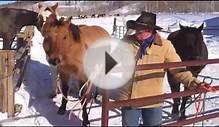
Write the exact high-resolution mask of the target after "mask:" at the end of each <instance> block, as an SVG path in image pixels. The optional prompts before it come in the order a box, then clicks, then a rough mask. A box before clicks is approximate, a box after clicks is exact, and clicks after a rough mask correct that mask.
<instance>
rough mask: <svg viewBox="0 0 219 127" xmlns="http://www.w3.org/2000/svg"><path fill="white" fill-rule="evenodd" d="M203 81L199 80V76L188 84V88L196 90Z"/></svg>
mask: <svg viewBox="0 0 219 127" xmlns="http://www.w3.org/2000/svg"><path fill="white" fill-rule="evenodd" d="M201 83H202V82H201V81H199V80H198V79H197V78H194V79H193V80H192V81H191V82H190V83H189V84H188V85H187V88H188V89H190V90H196V89H198V87H199V86H200V85H201Z"/></svg>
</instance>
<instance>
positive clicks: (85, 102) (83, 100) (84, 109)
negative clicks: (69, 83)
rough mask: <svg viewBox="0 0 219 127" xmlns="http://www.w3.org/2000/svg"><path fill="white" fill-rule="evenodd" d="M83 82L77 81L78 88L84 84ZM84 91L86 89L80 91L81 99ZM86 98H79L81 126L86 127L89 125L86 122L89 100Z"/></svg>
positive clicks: (87, 121)
mask: <svg viewBox="0 0 219 127" xmlns="http://www.w3.org/2000/svg"><path fill="white" fill-rule="evenodd" d="M84 83H85V82H83V81H79V85H80V88H81V87H82V85H83V84H84ZM86 90H87V88H84V89H83V90H82V97H83V96H84V94H85V93H86ZM87 97H88V96H85V98H81V97H80V99H82V100H81V105H83V104H84V105H83V107H82V118H83V123H82V124H83V126H87V125H88V124H90V122H89V120H88V113H87V103H88V101H89V99H90V98H87Z"/></svg>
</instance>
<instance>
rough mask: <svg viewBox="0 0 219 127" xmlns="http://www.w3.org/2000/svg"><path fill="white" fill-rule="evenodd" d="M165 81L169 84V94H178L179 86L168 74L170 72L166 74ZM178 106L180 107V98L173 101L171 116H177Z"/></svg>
mask: <svg viewBox="0 0 219 127" xmlns="http://www.w3.org/2000/svg"><path fill="white" fill-rule="evenodd" d="M167 79H168V82H169V84H170V89H171V92H172V93H173V92H179V91H180V84H179V83H176V82H175V80H174V77H173V75H171V74H170V72H167ZM179 105H180V98H175V99H173V108H172V114H173V115H174V116H175V115H176V116H179Z"/></svg>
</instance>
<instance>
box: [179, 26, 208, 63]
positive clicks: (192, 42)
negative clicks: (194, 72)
mask: <svg viewBox="0 0 219 127" xmlns="http://www.w3.org/2000/svg"><path fill="white" fill-rule="evenodd" d="M203 25H204V24H203V23H202V24H201V25H200V26H199V27H198V28H196V27H188V26H183V25H181V24H179V26H180V31H179V34H180V36H181V40H182V42H181V43H183V44H181V45H182V46H183V47H184V49H186V50H187V51H188V56H187V57H189V59H191V60H192V59H193V60H195V59H201V56H200V55H202V54H201V53H202V49H203V48H202V47H203V45H204V41H203V34H202V30H203ZM182 49H183V48H182Z"/></svg>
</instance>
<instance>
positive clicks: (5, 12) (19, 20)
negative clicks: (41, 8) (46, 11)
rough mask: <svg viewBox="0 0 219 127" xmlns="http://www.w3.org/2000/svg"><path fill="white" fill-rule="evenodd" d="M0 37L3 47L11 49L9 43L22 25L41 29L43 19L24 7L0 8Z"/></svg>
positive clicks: (10, 43)
mask: <svg viewBox="0 0 219 127" xmlns="http://www.w3.org/2000/svg"><path fill="white" fill-rule="evenodd" d="M0 19H1V23H0V37H1V38H3V49H4V50H7V49H11V45H12V43H13V41H14V38H15V37H16V34H17V33H18V32H20V30H21V28H22V27H23V26H28V25H34V26H36V27H37V28H38V30H40V29H41V27H42V23H43V19H42V18H39V17H38V13H36V12H34V11H29V10H25V9H15V8H1V9H0Z"/></svg>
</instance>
